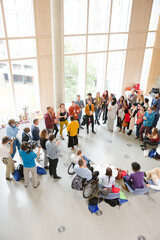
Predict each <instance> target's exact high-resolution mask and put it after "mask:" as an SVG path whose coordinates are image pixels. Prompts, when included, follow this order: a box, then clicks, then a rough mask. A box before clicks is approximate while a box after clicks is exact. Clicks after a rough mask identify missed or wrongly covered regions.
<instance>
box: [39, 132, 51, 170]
mask: <svg viewBox="0 0 160 240" xmlns="http://www.w3.org/2000/svg"><path fill="white" fill-rule="evenodd" d="M47 141H48V136H47V131H46V129H43V130H42V131H41V132H40V145H41V147H42V150H43V153H44V168H45V169H49V167H48V158H47V149H46V142H47Z"/></svg>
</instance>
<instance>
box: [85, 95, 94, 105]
mask: <svg viewBox="0 0 160 240" xmlns="http://www.w3.org/2000/svg"><path fill="white" fill-rule="evenodd" d="M88 99H89V100H91V102H92V103H93V98H92V93H88V94H87V98H86V105H87V103H88Z"/></svg>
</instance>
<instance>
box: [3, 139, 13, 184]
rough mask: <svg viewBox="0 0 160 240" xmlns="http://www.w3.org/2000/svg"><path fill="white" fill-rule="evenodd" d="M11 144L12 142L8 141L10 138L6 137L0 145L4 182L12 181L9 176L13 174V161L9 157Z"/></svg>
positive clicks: (11, 150)
mask: <svg viewBox="0 0 160 240" xmlns="http://www.w3.org/2000/svg"><path fill="white" fill-rule="evenodd" d="M9 143H10V146H9ZM13 143H14V140H10V138H9V137H7V136H6V137H3V138H2V144H1V145H0V157H1V159H2V162H3V163H4V164H5V165H6V180H12V178H11V177H10V174H11V173H14V170H15V166H14V161H13V160H12V157H11V154H12V153H13Z"/></svg>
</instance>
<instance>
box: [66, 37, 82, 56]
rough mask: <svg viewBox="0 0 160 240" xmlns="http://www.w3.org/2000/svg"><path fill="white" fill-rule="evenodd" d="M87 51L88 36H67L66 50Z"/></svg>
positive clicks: (67, 51)
mask: <svg viewBox="0 0 160 240" xmlns="http://www.w3.org/2000/svg"><path fill="white" fill-rule="evenodd" d="M85 51H86V37H65V38H64V52H65V53H69V52H70V53H77V52H79V53H80V52H85Z"/></svg>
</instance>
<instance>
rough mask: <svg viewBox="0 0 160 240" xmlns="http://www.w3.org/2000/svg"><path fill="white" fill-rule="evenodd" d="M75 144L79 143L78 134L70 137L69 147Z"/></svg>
mask: <svg viewBox="0 0 160 240" xmlns="http://www.w3.org/2000/svg"><path fill="white" fill-rule="evenodd" d="M75 145H78V137H77V135H76V136H74V137H70V136H69V138H68V147H74V146H75Z"/></svg>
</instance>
